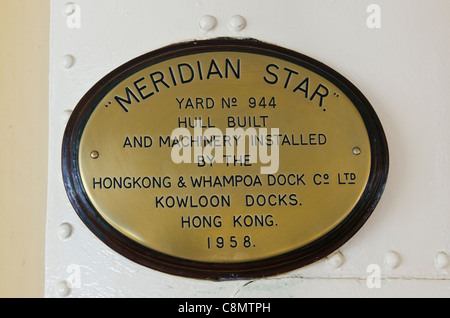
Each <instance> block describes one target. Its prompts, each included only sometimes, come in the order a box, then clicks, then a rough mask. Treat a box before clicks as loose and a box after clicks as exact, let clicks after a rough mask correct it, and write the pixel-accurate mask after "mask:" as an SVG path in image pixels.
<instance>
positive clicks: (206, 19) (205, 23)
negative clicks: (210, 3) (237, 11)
mask: <svg viewBox="0 0 450 318" xmlns="http://www.w3.org/2000/svg"><path fill="white" fill-rule="evenodd" d="M198 25H199V27H200V29H201V30H203V31H211V30H212V29H214V28H215V27H216V25H217V19H216V18H215V17H213V16H211V15H205V16H203V17H201V19H200V21H199V23H198Z"/></svg>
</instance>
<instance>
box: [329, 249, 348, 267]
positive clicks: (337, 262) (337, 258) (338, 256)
mask: <svg viewBox="0 0 450 318" xmlns="http://www.w3.org/2000/svg"><path fill="white" fill-rule="evenodd" d="M327 263H328V264H329V265H330V266H331V267H334V268H339V267H341V266H342V264H344V255H342V253H341V252H336V253H334V254H332V255H330V256H328V257H327Z"/></svg>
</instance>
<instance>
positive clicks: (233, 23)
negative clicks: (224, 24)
mask: <svg viewBox="0 0 450 318" xmlns="http://www.w3.org/2000/svg"><path fill="white" fill-rule="evenodd" d="M246 26H247V21H246V20H245V18H244V17H243V16H240V15H235V16H232V17H231V19H230V21H228V29H230V31H234V32H237V31H242V30H243V29H244V28H245V27H246Z"/></svg>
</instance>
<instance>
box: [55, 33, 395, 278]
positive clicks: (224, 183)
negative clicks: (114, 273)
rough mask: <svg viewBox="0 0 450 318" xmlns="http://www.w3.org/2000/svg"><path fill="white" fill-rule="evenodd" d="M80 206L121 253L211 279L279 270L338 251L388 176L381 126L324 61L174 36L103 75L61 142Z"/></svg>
mask: <svg viewBox="0 0 450 318" xmlns="http://www.w3.org/2000/svg"><path fill="white" fill-rule="evenodd" d="M62 167H63V177H64V182H65V186H66V190H67V193H68V196H69V198H70V201H71V203H72V204H73V206H74V208H75V210H76V212H77V213H78V215H79V216H80V217H81V219H82V220H83V221H84V222H85V224H86V225H87V226H88V227H89V229H90V230H91V231H92V232H94V233H95V234H96V235H97V236H98V237H99V238H100V239H101V240H102V241H104V242H105V243H106V244H107V245H108V246H110V247H111V248H112V249H114V250H115V251H117V252H118V253H120V254H122V255H124V256H126V257H128V258H130V259H131V260H133V261H135V262H138V263H140V264H142V265H145V266H148V267H150V268H153V269H157V270H160V271H163V272H167V273H171V274H177V275H183V276H189V277H196V278H207V279H238V278H250V277H261V276H266V275H273V274H277V273H280V272H284V271H288V270H292V269H295V268H298V267H301V266H304V265H307V264H310V263H311V262H314V261H316V260H318V259H320V258H323V257H324V256H326V255H328V254H329V253H331V252H333V251H334V250H336V249H337V248H338V247H340V246H341V245H342V244H343V243H345V242H346V241H347V240H348V239H349V238H350V237H352V236H353V235H354V234H355V233H356V231H358V230H359V228H360V227H361V226H362V225H363V224H364V222H365V221H366V220H367V218H368V217H369V216H370V214H371V213H372V211H373V210H374V208H375V206H376V204H377V203H378V200H379V198H380V196H381V193H382V191H383V189H384V185H385V182H386V178H387V171H388V149H387V143H386V138H385V135H384V133H383V129H382V127H381V124H380V122H379V120H378V118H377V116H376V114H375V112H374V110H373V109H372V107H371V106H370V104H369V102H368V101H367V100H366V98H364V96H363V95H362V94H361V93H360V91H359V90H358V89H357V88H356V87H355V86H353V85H352V84H351V83H350V82H349V81H348V80H346V79H345V78H343V77H342V76H341V75H339V74H338V73H337V72H335V71H333V70H332V69H330V68H329V67H327V66H325V65H323V64H321V63H319V62H317V61H315V60H313V59H311V58H308V57H306V56H304V55H302V54H299V53H296V52H292V51H290V50H287V49H284V48H280V47H277V46H273V45H269V44H266V43H262V42H259V41H256V40H236V39H216V40H206V41H197V42H188V43H182V44H176V45H172V46H169V47H165V48H162V49H160V50H157V51H154V52H151V53H149V54H146V55H144V56H141V57H139V58H137V59H135V60H133V61H131V62H129V63H127V64H125V65H123V66H121V67H119V68H118V69H116V70H115V71H113V72H112V73H110V74H109V75H107V76H106V77H105V78H104V79H102V80H101V81H100V82H99V83H97V84H96V85H95V86H94V87H93V88H92V89H91V90H90V91H89V92H88V93H87V94H86V95H85V96H84V98H83V99H82V100H81V101H80V103H79V104H78V105H77V107H76V109H75V111H74V113H73V115H72V117H71V118H70V120H69V123H68V126H67V129H66V132H65V135H64V141H63V152H62Z"/></svg>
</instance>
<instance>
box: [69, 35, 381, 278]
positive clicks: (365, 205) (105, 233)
mask: <svg viewBox="0 0 450 318" xmlns="http://www.w3.org/2000/svg"><path fill="white" fill-rule="evenodd" d="M227 50H230V51H237V52H249V53H256V54H262V55H268V56H272V57H276V58H280V59H283V60H286V61H289V62H292V63H295V64H297V65H300V66H302V67H305V68H307V69H309V70H311V71H313V72H315V73H317V74H318V75H320V76H322V77H324V78H326V79H327V80H329V81H330V82H332V83H333V84H335V85H336V86H337V87H338V88H339V89H341V90H342V91H343V92H344V93H345V94H346V95H347V96H348V97H349V98H350V99H351V101H352V102H353V104H354V105H355V107H356V108H357V109H358V111H359V113H360V114H361V116H362V118H363V121H364V123H365V126H366V128H367V132H368V135H369V139H370V146H371V161H372V162H371V171H370V175H369V179H368V182H367V184H366V187H365V189H364V192H363V195H362V196H361V199H360V200H359V201H358V203H357V204H356V206H355V207H354V209H353V210H352V212H351V213H350V214H349V215H348V216H347V218H346V219H345V220H344V221H342V222H341V223H340V224H339V225H338V226H337V227H335V228H334V229H333V230H332V231H330V232H329V233H327V234H326V235H324V236H322V237H320V238H319V239H317V240H316V241H314V242H312V243H310V244H308V245H306V246H303V247H301V248H299V249H297V250H294V251H291V252H289V253H286V254H282V255H279V256H276V257H272V258H268V259H264V260H260V261H253V262H245V263H223V264H217V263H206V262H197V261H191V260H186V259H181V258H176V257H172V256H169V255H165V254H162V253H159V252H157V251H155V250H152V249H149V248H147V247H145V246H142V245H140V244H138V243H137V242H135V241H133V240H131V239H130V238H128V237H126V236H124V235H123V234H121V233H120V232H119V231H118V230H117V229H115V228H114V227H112V226H111V225H110V224H108V223H107V222H106V221H105V220H104V219H103V218H102V217H101V216H100V214H99V213H98V212H97V211H96V209H95V207H94V206H93V204H92V203H91V202H90V200H89V199H88V196H87V194H86V191H85V189H84V186H83V183H82V181H81V177H80V171H79V164H78V150H79V144H80V139H81V135H82V133H83V130H84V127H85V125H86V123H87V121H88V120H89V117H90V115H91V114H92V112H93V110H94V109H95V107H96V105H97V104H98V102H99V101H100V100H101V98H102V97H103V96H104V95H105V92H108V91H110V90H111V89H112V88H113V87H114V86H115V85H116V84H117V83H118V82H120V81H121V80H123V79H125V78H127V77H128V76H130V75H132V74H133V73H135V72H136V71H138V70H141V69H143V68H145V67H147V66H149V65H152V64H155V63H158V62H160V61H163V60H167V59H170V58H174V57H179V56H183V55H188V54H192V53H202V52H215V51H227ZM388 167H389V155H388V146H387V141H386V137H385V134H384V131H383V128H382V125H381V123H380V121H379V119H378V117H377V115H376V113H375V111H374V110H373V108H372V106H371V105H370V103H369V101H368V100H367V99H366V98H365V97H364V95H363V94H362V93H361V92H360V91H359V90H358V89H357V88H356V87H355V86H354V85H353V84H352V83H351V82H350V81H348V80H347V79H346V78H344V77H343V76H342V75H340V74H339V73H337V72H336V71H334V70H333V69H331V68H330V67H328V66H326V65H324V64H322V63H321V62H318V61H316V60H314V59H312V58H310V57H307V56H305V55H303V54H300V53H297V52H294V51H291V50H288V49H285V48H281V47H278V46H275V45H272V44H267V43H265V42H260V41H258V40H254V39H231V38H220V39H212V40H202V41H192V42H184V43H179V44H174V45H169V46H167V47H164V48H161V49H158V50H156V51H153V52H150V53H148V54H145V55H142V56H140V57H138V58H136V59H133V60H131V61H130V62H128V63H126V64H124V65H122V66H120V67H119V68H117V69H116V70H114V71H112V72H111V73H109V74H108V75H106V76H105V77H104V78H103V79H101V80H100V81H99V82H98V83H97V84H96V85H94V86H93V87H92V88H91V89H90V90H89V92H88V93H87V94H86V95H85V96H84V97H83V98H82V99H81V101H80V102H79V103H78V105H77V106H76V108H75V110H74V112H73V114H72V116H71V118H70V119H69V122H68V124H67V127H66V131H65V134H64V138H63V144H62V174H63V180H64V185H65V188H66V192H67V195H68V197H69V200H70V202H71V204H72V205H73V207H74V209H75V211H76V212H77V214H78V215H79V217H80V218H81V220H82V221H83V222H84V223H85V225H86V226H87V227H88V228H89V229H90V230H91V231H92V232H93V233H94V234H95V235H96V236H97V237H98V238H99V239H100V240H102V241H103V242H104V243H105V244H106V245H108V246H109V247H110V248H112V249H113V250H114V251H116V252H117V253H119V254H121V255H123V256H125V257H127V258H128V259H130V260H132V261H134V262H136V263H138V264H141V265H143V266H146V267H149V268H152V269H155V270H158V271H161V272H165V273H169V274H174V275H179V276H186V277H191V278H201V279H212V280H231V279H249V278H259V277H265V276H271V275H276V274H279V273H283V272H287V271H290V270H294V269H297V268H300V267H303V266H305V265H308V264H311V263H313V262H316V261H318V260H320V259H322V258H323V257H325V256H327V255H329V254H331V253H332V252H334V251H335V250H336V249H338V248H339V247H341V246H342V245H343V244H344V243H345V242H347V241H348V240H349V239H350V238H351V237H352V236H353V235H354V234H355V233H356V232H357V231H358V230H359V229H360V228H361V227H362V226H363V224H364V223H365V222H366V220H367V219H368V218H369V216H370V215H371V214H372V212H373V210H374V209H375V207H376V205H377V204H378V202H379V200H380V198H381V195H382V193H383V191H384V187H385V184H386V181H387V175H388Z"/></svg>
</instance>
